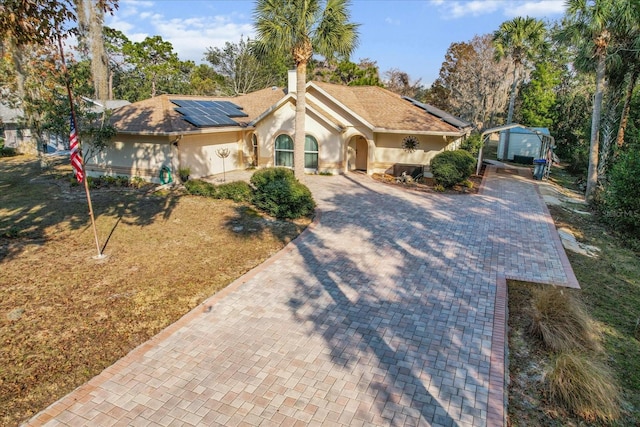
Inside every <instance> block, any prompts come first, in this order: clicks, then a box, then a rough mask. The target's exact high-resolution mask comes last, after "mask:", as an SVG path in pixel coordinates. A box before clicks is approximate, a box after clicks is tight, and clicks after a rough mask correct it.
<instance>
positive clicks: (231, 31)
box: [151, 16, 254, 63]
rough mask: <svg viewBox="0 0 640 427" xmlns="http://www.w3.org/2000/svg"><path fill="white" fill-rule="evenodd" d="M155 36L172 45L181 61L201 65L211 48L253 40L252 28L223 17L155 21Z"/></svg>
mask: <svg viewBox="0 0 640 427" xmlns="http://www.w3.org/2000/svg"><path fill="white" fill-rule="evenodd" d="M151 24H152V26H153V28H154V34H159V35H161V36H162V38H163V39H164V40H165V41H168V42H170V43H171V44H172V45H173V48H174V50H175V51H176V52H178V55H179V57H180V59H181V60H188V59H190V60H192V61H195V62H196V63H200V62H202V58H203V56H204V53H205V51H206V50H207V48H208V47H223V46H224V44H225V43H226V42H232V43H236V42H238V41H240V37H241V36H244V37H245V39H246V38H247V37H253V33H254V30H253V26H252V25H251V24H241V23H236V22H233V21H232V20H230V19H229V18H227V17H223V16H213V17H198V18H188V19H169V20H167V19H164V18H156V19H153V20H152V22H151Z"/></svg>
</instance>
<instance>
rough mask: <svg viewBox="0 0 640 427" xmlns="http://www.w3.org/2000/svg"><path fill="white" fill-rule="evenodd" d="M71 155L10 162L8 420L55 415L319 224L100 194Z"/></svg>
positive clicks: (2, 406)
mask: <svg viewBox="0 0 640 427" xmlns="http://www.w3.org/2000/svg"><path fill="white" fill-rule="evenodd" d="M67 163H68V162H67V161H66V159H65V160H64V161H62V162H61V163H60V164H58V165H54V167H53V168H52V169H51V170H49V171H48V172H46V173H44V174H43V173H42V172H41V171H40V167H39V164H38V162H37V161H36V160H35V159H29V158H24V157H16V158H3V159H0V271H1V273H0V342H1V343H2V344H1V346H0V425H3V426H8V425H16V424H18V423H20V422H21V421H24V420H26V419H28V418H29V417H31V416H32V415H34V414H35V413H37V412H38V411H40V410H42V409H44V408H45V407H46V406H48V405H49V404H51V403H52V402H54V401H55V400H57V399H58V398H60V397H62V396H63V395H65V394H66V393H68V392H69V391H71V390H73V389H74V388H75V387H77V386H79V385H80V384H83V383H84V382H86V381H87V380H88V379H90V378H91V377H93V376H95V375H96V374H98V373H99V372H100V371H102V370H103V369H104V368H105V367H107V366H109V365H111V364H112V363H114V362H115V361H116V360H118V359H119V358H121V357H122V356H124V355H125V354H127V352H129V351H130V350H132V349H133V348H135V347H136V346H138V345H139V344H141V343H143V342H144V341H146V340H148V339H149V338H151V337H152V336H153V335H154V334H156V333H158V332H159V331H160V330H162V329H163V328H165V327H166V326H168V325H169V324H171V323H172V322H174V321H176V320H177V319H178V318H180V317H181V316H182V315H184V314H185V313H186V312H188V311H189V310H190V309H192V308H194V307H196V306H197V305H198V304H199V303H200V302H201V301H202V300H203V299H205V298H206V297H208V296H210V295H212V294H214V293H215V292H216V291H218V290H219V289H221V288H223V287H224V286H226V285H227V284H229V283H230V282H232V281H233V280H234V279H235V278H237V277H239V276H240V275H242V274H243V273H245V272H246V271H248V270H250V269H251V268H253V267H255V266H256V265H258V264H260V263H261V262H262V261H264V260H265V259H266V258H268V257H269V256H271V255H272V254H274V253H275V252H277V251H279V250H280V249H281V248H282V247H283V246H284V245H285V244H286V243H287V242H288V241H290V240H291V239H292V238H294V237H295V236H296V235H298V234H299V233H300V231H301V230H302V229H303V228H304V227H305V226H306V225H307V224H308V222H309V221H308V220H303V221H300V222H291V221H278V220H273V219H270V218H265V217H263V216H262V215H260V214H259V213H257V212H256V211H254V210H253V209H252V208H251V207H249V206H247V205H243V204H237V203H234V202H231V201H221V200H213V199H208V198H202V197H192V196H185V195H182V194H180V193H172V192H168V193H165V194H147V193H143V192H140V191H135V190H130V189H117V190H114V189H99V190H96V191H93V192H92V196H93V203H94V208H95V211H96V218H97V227H98V234H99V235H100V241H101V244H102V245H105V244H106V248H105V251H104V252H105V253H106V254H107V255H108V258H107V259H106V260H103V261H96V260H94V259H92V256H93V255H95V254H96V253H97V250H96V248H95V243H94V240H93V233H92V231H91V227H90V223H89V220H88V215H87V206H86V199H85V197H84V192H83V190H82V188H80V187H70V186H69V181H68V179H67V178H66V177H67V176H68V173H69V172H70V168H69V167H68V166H67Z"/></svg>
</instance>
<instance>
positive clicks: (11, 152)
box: [0, 147, 18, 157]
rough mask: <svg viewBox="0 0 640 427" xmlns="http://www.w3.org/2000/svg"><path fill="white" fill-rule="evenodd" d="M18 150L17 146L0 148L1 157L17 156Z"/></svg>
mask: <svg viewBox="0 0 640 427" xmlns="http://www.w3.org/2000/svg"><path fill="white" fill-rule="evenodd" d="M17 155H18V152H17V151H16V149H15V148H10V147H2V148H0V157H13V156H17Z"/></svg>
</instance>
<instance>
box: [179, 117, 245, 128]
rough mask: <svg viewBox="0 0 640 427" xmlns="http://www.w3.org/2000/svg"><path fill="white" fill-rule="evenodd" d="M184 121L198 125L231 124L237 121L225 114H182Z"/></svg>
mask: <svg viewBox="0 0 640 427" xmlns="http://www.w3.org/2000/svg"><path fill="white" fill-rule="evenodd" d="M183 118H184V119H185V120H186V121H188V122H189V123H191V124H192V125H195V126H198V127H215V126H233V125H237V123H236V122H235V121H233V120H231V119H230V118H228V117H226V116H197V117H193V116H184V117H183Z"/></svg>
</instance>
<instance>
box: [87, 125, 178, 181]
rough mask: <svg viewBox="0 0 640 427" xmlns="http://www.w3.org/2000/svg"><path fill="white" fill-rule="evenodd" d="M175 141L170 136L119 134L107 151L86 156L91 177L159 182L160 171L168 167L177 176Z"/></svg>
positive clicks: (88, 173)
mask: <svg viewBox="0 0 640 427" xmlns="http://www.w3.org/2000/svg"><path fill="white" fill-rule="evenodd" d="M171 141H172V140H171V139H170V137H168V136H145V135H123V134H118V135H117V136H116V139H115V141H113V142H112V144H111V146H110V147H109V148H108V149H107V150H104V151H102V152H101V153H98V154H97V155H96V156H95V157H93V158H87V157H85V162H86V164H85V168H86V170H87V175H89V176H102V175H110V176H119V175H122V176H131V177H134V176H138V177H141V178H143V179H145V180H147V181H151V182H156V183H157V182H160V179H159V173H160V168H162V166H168V167H170V168H171V171H172V174H173V176H176V173H177V168H176V165H175V163H176V162H175V161H174V158H175V154H174V152H173V150H172V145H171Z"/></svg>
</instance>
